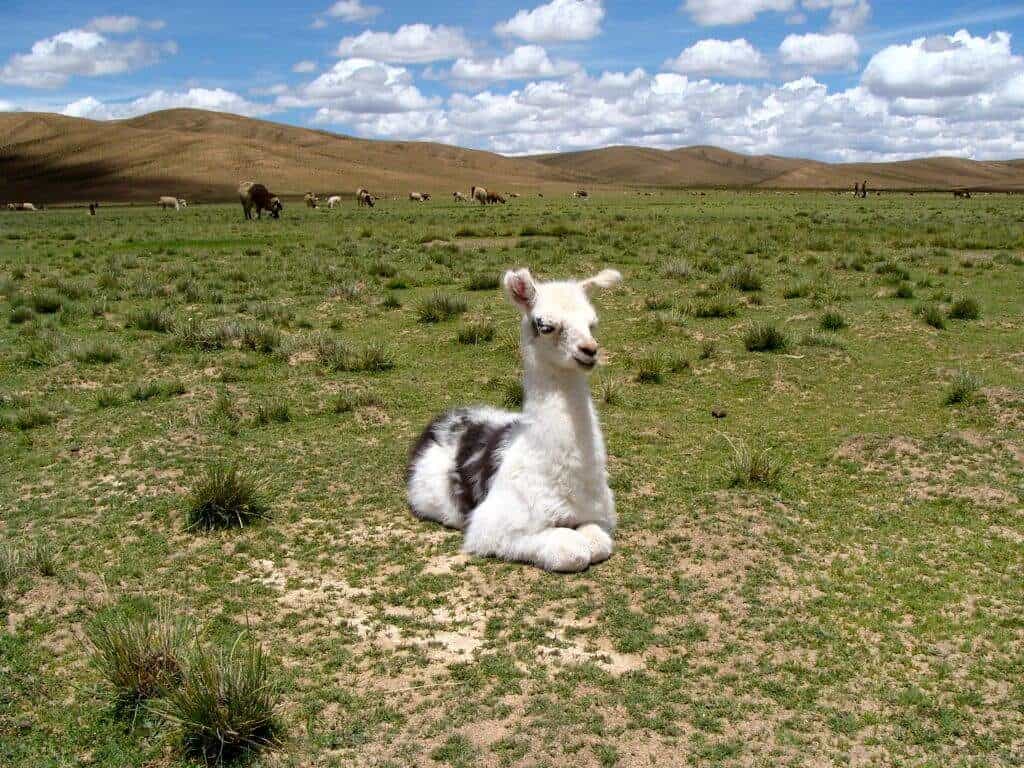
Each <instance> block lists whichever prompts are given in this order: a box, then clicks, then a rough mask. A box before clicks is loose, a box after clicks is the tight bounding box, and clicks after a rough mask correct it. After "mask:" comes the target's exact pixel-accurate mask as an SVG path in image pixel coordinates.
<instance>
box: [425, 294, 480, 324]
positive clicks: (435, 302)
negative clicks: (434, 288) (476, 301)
mask: <svg viewBox="0 0 1024 768" xmlns="http://www.w3.org/2000/svg"><path fill="white" fill-rule="evenodd" d="M467 309H469V306H468V305H467V304H466V300H465V299H463V298H460V297H458V296H451V295H449V294H446V293H435V294H434V295H433V296H431V297H430V298H429V299H424V300H423V301H422V302H420V305H419V306H418V307H417V308H416V314H417V315H418V317H419V321H420V322H421V323H441V322H444V321H446V320H451V319H452V318H455V317H458V316H459V315H461V314H463V313H464V312H465V311H466V310H467Z"/></svg>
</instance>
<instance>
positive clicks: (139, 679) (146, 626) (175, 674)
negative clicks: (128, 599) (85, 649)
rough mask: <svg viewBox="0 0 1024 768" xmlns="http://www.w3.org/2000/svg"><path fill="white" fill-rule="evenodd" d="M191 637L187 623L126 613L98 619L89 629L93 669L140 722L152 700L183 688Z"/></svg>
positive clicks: (123, 710) (122, 709)
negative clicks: (187, 638) (185, 650)
mask: <svg viewBox="0 0 1024 768" xmlns="http://www.w3.org/2000/svg"><path fill="white" fill-rule="evenodd" d="M186 633H187V625H186V624H185V623H184V622H181V621H174V620H171V619H170V618H169V617H165V616H159V617H157V618H156V619H152V618H150V617H148V616H142V617H136V616H131V615H129V614H127V613H123V612H119V613H116V614H114V615H110V616H102V617H97V618H96V619H94V620H93V621H92V622H91V623H90V624H89V625H88V627H87V629H86V636H87V637H88V640H89V644H90V646H91V651H92V654H91V662H92V665H93V666H94V667H95V668H96V669H97V670H98V671H99V673H100V674H101V675H102V676H103V678H104V680H105V681H106V683H107V685H108V686H109V687H110V688H111V689H112V690H113V694H114V699H115V702H116V704H117V708H118V710H119V711H120V712H121V713H129V712H130V713H131V716H132V718H133V719H134V718H135V716H136V715H137V714H138V711H139V708H140V707H141V706H143V705H144V704H145V703H146V702H148V701H150V700H152V699H155V698H157V697H160V696H163V695H165V694H167V693H168V692H169V691H170V690H171V689H172V688H175V687H177V685H178V684H179V683H180V681H181V677H182V669H181V662H180V653H181V647H182V644H183V641H184V640H185V636H186Z"/></svg>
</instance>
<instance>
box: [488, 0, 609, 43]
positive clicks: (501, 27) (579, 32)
mask: <svg viewBox="0 0 1024 768" xmlns="http://www.w3.org/2000/svg"><path fill="white" fill-rule="evenodd" d="M602 19H604V5H603V3H602V2H601V0H552V1H551V2H550V3H547V4H546V5H540V6H537V7H536V8H534V9H533V10H529V11H527V10H522V11H519V12H518V13H517V14H516V15H515V16H513V17H512V18H511V19H508V20H506V21H503V22H501V23H499V24H496V25H495V27H494V32H495V34H497V35H498V36H499V37H518V38H519V39H521V40H526V41H529V42H531V43H554V42H565V41H572V40H589V39H591V38H592V37H597V36H598V35H599V34H601V21H602Z"/></svg>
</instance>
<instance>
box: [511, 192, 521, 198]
mask: <svg viewBox="0 0 1024 768" xmlns="http://www.w3.org/2000/svg"><path fill="white" fill-rule="evenodd" d="M517 197H519V193H518V192H510V193H509V198H512V199H515V198H517Z"/></svg>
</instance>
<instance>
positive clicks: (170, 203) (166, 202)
mask: <svg viewBox="0 0 1024 768" xmlns="http://www.w3.org/2000/svg"><path fill="white" fill-rule="evenodd" d="M156 204H157V205H159V206H160V208H161V210H164V211H166V210H167V208H168V207H171V208H173V209H174V210H176V211H178V210H181V202H180V201H179V200H178V198H176V197H171V196H170V195H164V196H163V197H161V198H160V199H159V200H157V201H156Z"/></svg>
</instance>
